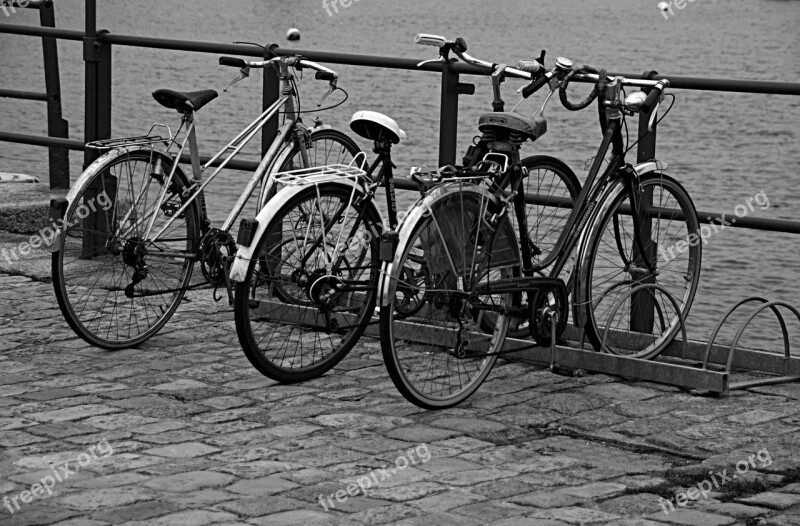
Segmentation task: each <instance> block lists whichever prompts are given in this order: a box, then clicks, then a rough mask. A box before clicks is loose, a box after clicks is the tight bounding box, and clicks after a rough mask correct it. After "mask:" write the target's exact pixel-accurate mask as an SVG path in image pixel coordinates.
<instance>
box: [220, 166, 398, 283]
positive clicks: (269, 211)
mask: <svg viewBox="0 0 800 526" xmlns="http://www.w3.org/2000/svg"><path fill="white" fill-rule="evenodd" d="M323 184H325V185H326V186H327V185H338V186H341V187H342V188H344V189H346V190H347V191H350V190H352V189H353V187H352V185H351V184H350V183H344V182H342V183H339V182H336V181H330V182H326V183H323ZM307 188H308V185H298V186H286V187H284V188H282V189H281V190H279V191H278V193H277V194H275V196H274V197H273V198H272V199H270V200H269V201H267V204H266V205H265V206H264V208H262V209H261V211H260V212H259V213H258V215H257V216H256V221H257V222H258V226H257V227H256V230H255V235H254V236H253V241H252V242H251V243H250V245H249V246H245V245H240V244H238V243H237V245H236V259H235V260H234V262H233V265H231V272H230V278H231V280H233V281H236V282H239V283H241V282H242V281H244V279H245V276H246V275H247V267H248V265H249V264H250V260H251V259H252V258H253V256H254V254H255V252H256V248H257V247H258V244H259V241H260V240H261V237H262V236H263V235H264V232H265V231H266V230H267V225H268V224H269V222H270V221H271V220H272V218H273V217H274V216H275V214H277V213H278V211H279V210H280V209H281V208H282V207H283V206H284V205H285V204H286V203H287V202H289V200H290V199H292V198H293V197H294V196H296V195H297V194H299V193H300V192H302V191H303V190H306V189H307ZM357 191H359V192H361V193H365V190H364V187H363V186H361V185H359V187H358V190H357ZM371 206H372V207H373V208H374V209H375V210H376V212H377V213H378V215H379V217H380V218H381V222H382V223H384V224H386V219H385V218H384V217H383V214H381V213H380V210H378V207H377V206H375V202H374V201H373V202H372V204H371Z"/></svg>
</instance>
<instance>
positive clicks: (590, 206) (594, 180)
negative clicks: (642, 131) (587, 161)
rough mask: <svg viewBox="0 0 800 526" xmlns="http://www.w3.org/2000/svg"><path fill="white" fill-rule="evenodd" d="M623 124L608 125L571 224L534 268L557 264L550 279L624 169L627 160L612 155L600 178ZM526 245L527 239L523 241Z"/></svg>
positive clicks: (579, 196) (563, 263) (575, 207)
mask: <svg viewBox="0 0 800 526" xmlns="http://www.w3.org/2000/svg"><path fill="white" fill-rule="evenodd" d="M620 133H621V130H620V122H619V121H617V120H611V121H610V122H609V123H608V128H607V129H606V133H605V135H603V141H602V142H601V143H600V148H599V149H598V151H597V155H596V156H595V158H594V161H593V163H592V166H591V168H590V170H589V175H588V176H587V178H586V183H585V184H584V186H583V188H582V189H581V191H580V193H579V194H578V197H577V199H576V203H575V206H574V207H573V209H572V212H571V213H570V215H569V218H568V219H567V224H566V225H565V226H564V229H563V230H562V231H561V235H560V236H559V238H558V241H557V242H556V245H555V247H553V249H552V250H551V251H550V253H549V254H548V255H547V257H545V258H544V260H542V261H541V263H539V264H538V265H534V266H533V267H532V268H533V271H534V272H537V271H540V270H542V269H545V268H547V267H549V266H550V265H552V264H553V263H555V265H554V267H553V270H552V271H551V273H550V276H552V277H556V276H558V275H559V274H560V273H561V271H562V270H563V268H564V266H565V265H566V264H567V262H568V260H569V258H568V256H569V254H570V253H571V252H572V250H573V249H574V248H575V245H576V244H577V243H578V240H579V238H580V233H581V231H582V230H583V228H584V227H585V226H586V223H587V222H588V221H589V219H591V213H592V211H593V210H594V208H595V206H596V204H597V200H598V199H599V198H600V196H601V194H602V191H603V189H604V188H605V185H606V183H608V182H609V181H611V180H612V179H613V178H614V175H615V174H616V173H617V171H618V170H619V168H620V166H622V164H623V162H624V160H625V158H624V156H623V155H616V154H615V155H612V156H611V159H610V161H609V163H608V166H607V167H606V169H605V171H604V172H603V174H602V175H600V176H599V177H598V174H599V172H600V168H601V166H602V164H603V159H605V155H606V153H607V152H608V148H609V146H610V145H611V143H612V141H613V140H614V137H615V135H617V134H620ZM520 241H521V242H524V241H523V240H520Z"/></svg>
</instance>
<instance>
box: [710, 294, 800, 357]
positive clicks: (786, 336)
mask: <svg viewBox="0 0 800 526" xmlns="http://www.w3.org/2000/svg"><path fill="white" fill-rule="evenodd" d="M755 301H758V302H760V303H763V304H769V308H770V309H772V312H774V313H775V317H776V318H778V322H779V323H780V325H781V332H782V333H783V343H784V353H785V356H786V357H787V358H788V357H789V331H788V330H787V329H786V322H785V321H784V319H783V315H781V313H780V311H779V310H778V306H779V305H780V306H785V307H786V308H788V309H789V310H792V311H794V312H795V315H797V311H796V310H795V309H794V307H792V306H791V305H787V304H785V303H784V302H774V301H773V302H770V301H769V300H767V299H766V298H762V297H761V296H750V297H747V298H745V299H743V300H741V301H740V302H738V303H737V304H736V305H734V306H733V307H731V308H730V309H728V312H726V313H725V316H723V317H722V319H721V320H720V321H719V323H717V325H716V326H715V327H714V330H713V331H712V332H711V338H709V340H708V345H706V351H705V357H704V358H703V369H708V361H709V358H710V356H711V348H712V347H713V346H714V342H715V341H716V339H717V336H718V335H719V331H720V330H721V329H722V326H723V325H725V322H726V321H728V318H730V317H731V315H732V314H733V313H734V312H735V311H736V310H737V309H738V308H739V307H741V306H742V305H746V304H748V303H753V302H755ZM765 308H767V307H760V308H758V309H757V310H756V312H755V314H754V315H753V316H752V317H751V318H748V320H747V321H746V322H745V324H744V327H747V325H749V324H750V322H751V321H752V319H753V318H754V317H755V315H757V314H758V313H760V312H761V311H763V310H764V309H765ZM798 319H800V318H798ZM742 332H743V331H742V330H740V331H739V334H738V335H737V337H736V339H735V340H734V343H733V344H732V345H731V347H730V349H729V350H728V361H727V364H728V365H727V368H726V369H725V370H726V371H727V372H730V370H731V364H732V363H733V353H734V352H735V348H736V344H738V342H739V338H740V337H741V333H742Z"/></svg>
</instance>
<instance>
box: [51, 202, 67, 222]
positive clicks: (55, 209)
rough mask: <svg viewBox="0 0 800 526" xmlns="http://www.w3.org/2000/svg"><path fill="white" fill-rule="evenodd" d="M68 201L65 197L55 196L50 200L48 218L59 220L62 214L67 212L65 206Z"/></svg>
mask: <svg viewBox="0 0 800 526" xmlns="http://www.w3.org/2000/svg"><path fill="white" fill-rule="evenodd" d="M68 205H69V201H67V198H66V197H56V198H55V199H51V200H50V220H51V221H54V222H55V221H60V220H61V219H64V214H65V213H67V206H68Z"/></svg>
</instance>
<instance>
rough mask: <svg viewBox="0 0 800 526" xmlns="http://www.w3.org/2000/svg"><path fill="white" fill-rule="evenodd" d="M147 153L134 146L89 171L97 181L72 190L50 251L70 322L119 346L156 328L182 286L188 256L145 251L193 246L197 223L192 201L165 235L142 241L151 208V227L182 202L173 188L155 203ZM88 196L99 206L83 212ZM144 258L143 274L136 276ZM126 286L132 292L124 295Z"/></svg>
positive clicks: (155, 181) (96, 340)
mask: <svg viewBox="0 0 800 526" xmlns="http://www.w3.org/2000/svg"><path fill="white" fill-rule="evenodd" d="M153 158H154V157H151V154H149V153H147V152H134V153H132V154H123V156H121V157H119V158H118V159H116V160H114V161H113V162H112V164H110V165H109V166H108V167H107V168H106V169H104V170H103V171H102V172H101V173H99V174H98V175H97V176H96V177H95V178H94V179H93V182H94V184H96V186H94V187H93V186H87V187H86V190H84V191H82V192H81V193H80V194H79V195H78V196H77V197H76V198H75V200H74V201H73V202H72V203H71V205H70V208H69V210H68V211H67V215H66V216H65V219H64V220H65V222H66V224H67V225H69V226H68V228H67V229H66V232H65V234H64V236H63V238H64V244H63V247H62V249H61V250H60V251H59V252H58V253H57V254H56V257H55V258H54V261H55V262H56V265H57V268H56V269H54V270H55V275H56V278H57V293H58V296H59V304H60V305H61V307H62V311H63V312H64V314H65V316H66V318H67V321H69V322H70V325H71V326H72V327H73V329H75V330H76V332H77V333H78V334H79V335H80V336H81V337H83V338H84V339H86V340H87V341H89V342H90V343H92V344H95V345H100V346H102V347H125V346H129V345H135V344H138V343H141V342H142V341H144V340H146V339H147V338H149V337H150V336H152V335H153V334H155V333H156V332H157V331H158V330H159V329H160V328H161V327H162V326H163V324H164V323H166V321H167V320H168V319H169V317H170V316H171V315H172V313H173V312H174V310H175V308H177V305H178V303H179V302H180V299H181V297H182V296H183V292H182V291H181V289H182V288H183V287H185V286H186V284H188V281H189V279H190V278H191V269H192V262H191V260H190V259H188V258H185V257H184V258H161V257H155V256H154V257H150V256H149V254H155V253H158V252H161V251H164V250H176V251H181V252H183V253H189V252H191V248H192V247H193V246H194V245H195V243H196V241H197V240H196V239H194V237H196V235H194V234H193V235H190V234H189V232H195V230H196V225H197V220H196V214H195V209H194V207H189V209H187V210H186V212H185V213H184V214H183V216H184V217H183V218H179V219H177V220H176V221H175V223H174V224H173V225H172V226H171V227H170V228H169V230H168V231H167V232H166V233H165V235H164V238H165V240H161V241H158V242H156V243H155V244H153V243H145V242H142V241H141V240H142V238H143V235H144V224H145V222H146V221H147V220H149V219H150V218H151V217H152V216H153V215H155V216H156V219H155V225H154V230H153V231H154V232H157V231H158V230H160V227H161V226H163V225H164V224H165V222H166V220H167V219H168V217H167V215H166V213H174V212H175V211H176V210H177V208H178V207H179V206H180V204H181V203H182V202H183V200H182V198H181V197H180V196H179V195H178V193H179V192H178V193H175V192H174V191H173V192H170V196H169V197H168V198H167V199H165V201H164V203H163V204H162V207H161V209H159V210H156V203H157V195H158V192H159V191H160V190H161V188H163V178H162V179H161V180H159V178H158V177H154V176H152V175H151V174H152V166H153V164H152V163H151V160H152V159H153ZM162 160H163V159H162ZM165 162H166V161H165ZM165 170H166V169H165ZM167 173H168V172H167ZM175 178H177V179H178V182H177V183H176V184H174V189H180V188H183V187H184V185H183V183H182V181H180V179H181V175H179V174H178V173H176V174H175ZM112 195H113V196H114V197H113V198H111V197H110V196H112ZM103 196H105V197H103ZM92 202H94V203H95V204H96V205H97V204H100V205H102V206H95V210H96V213H95V212H92V214H90V215H88V216H86V215H84V214H85V210H86V207H89V208H91V204H92ZM106 204H108V205H109V206H108V208H107V209H105V210H104V209H103V208H104V206H105V205H106ZM82 215H84V219H83V220H81V219H80V217H81V216H82ZM143 265H146V267H147V269H146V277H144V278H143V279H142V280H141V281H140V282H139V283H136V284H134V281H135V280H134V275H135V274H136V273H137V272H140V273H141V272H142V270H141V268H142V266H143ZM126 287H127V288H129V289H130V290H132V293H133V297H128V296H126V294H125V289H126ZM164 291H169V292H164Z"/></svg>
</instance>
